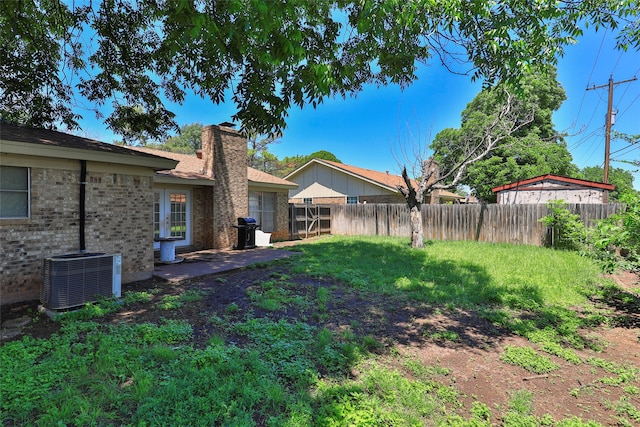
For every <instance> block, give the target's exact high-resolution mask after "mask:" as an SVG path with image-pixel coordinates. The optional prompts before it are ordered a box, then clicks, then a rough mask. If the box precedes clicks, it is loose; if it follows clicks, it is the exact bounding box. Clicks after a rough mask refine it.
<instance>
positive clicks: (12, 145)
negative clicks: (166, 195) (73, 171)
mask: <svg viewBox="0 0 640 427" xmlns="http://www.w3.org/2000/svg"><path fill="white" fill-rule="evenodd" d="M34 148H37V150H34ZM2 153H7V154H20V155H25V156H38V157H50V158H57V159H68V160H87V161H94V162H102V163H115V164H121V165H129V166H142V167H148V168H151V169H153V170H154V171H159V170H166V169H173V168H175V167H176V165H177V164H178V162H177V161H175V160H171V159H168V158H165V157H158V156H153V157H152V156H136V155H127V154H122V153H109V152H104V151H96V150H87V149H81V148H70V147H59V146H47V145H44V144H33V143H29V142H18V141H7V140H3V141H2Z"/></svg>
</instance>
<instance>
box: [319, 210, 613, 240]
mask: <svg viewBox="0 0 640 427" xmlns="http://www.w3.org/2000/svg"><path fill="white" fill-rule="evenodd" d="M567 208H568V209H569V210H571V211H572V212H574V213H576V214H578V215H580V219H581V220H582V221H583V222H585V223H586V224H589V225H592V224H593V222H594V221H595V220H597V219H602V218H606V217H608V216H610V215H611V214H613V213H616V212H621V211H622V210H624V205H622V204H608V205H602V204H588V205H587V204H568V205H567ZM421 212H422V221H423V233H424V238H425V239H427V240H478V241H481V242H494V243H501V242H509V243H519V244H525V245H542V244H543V242H544V238H545V236H546V234H547V228H546V227H545V226H543V225H542V223H541V222H540V219H541V218H542V217H544V216H546V215H547V214H548V213H549V209H548V208H547V206H546V205H539V204H516V205H498V204H491V205H423V206H422V210H421ZM331 233H332V234H337V235H346V236H354V235H370V236H374V235H378V236H395V237H398V236H400V237H409V236H410V235H411V224H410V214H409V208H408V207H407V205H404V204H353V205H331Z"/></svg>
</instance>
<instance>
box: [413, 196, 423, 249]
mask: <svg viewBox="0 0 640 427" xmlns="http://www.w3.org/2000/svg"><path fill="white" fill-rule="evenodd" d="M410 218H411V247H412V248H415V249H422V248H424V234H423V232H422V213H421V212H420V205H416V206H413V207H411V217H410Z"/></svg>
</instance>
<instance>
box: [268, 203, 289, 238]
mask: <svg viewBox="0 0 640 427" xmlns="http://www.w3.org/2000/svg"><path fill="white" fill-rule="evenodd" d="M289 235H290V232H289V192H288V191H287V192H284V193H276V229H275V231H273V232H272V233H271V240H288V239H289Z"/></svg>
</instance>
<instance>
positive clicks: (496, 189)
mask: <svg viewBox="0 0 640 427" xmlns="http://www.w3.org/2000/svg"><path fill="white" fill-rule="evenodd" d="M544 181H559V182H562V183H566V184H569V185H578V186H581V187H591V188H601V189H603V190H609V191H612V190H614V189H615V188H616V186H615V185H613V184H605V183H604V182H595V181H587V180H584V179H577V178H569V177H566V176H561V175H552V174H547V175H540V176H536V177H535V178H529V179H525V180H522V181H516V182H512V183H511V184H505V185H501V186H499V187H494V188H492V189H491V191H493V192H494V193H497V192H499V191H504V190H514V189H518V188H520V187H525V186H530V185H531V184H536V183H543V182H544ZM535 189H540V190H542V189H544V188H542V187H536V188H535Z"/></svg>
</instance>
